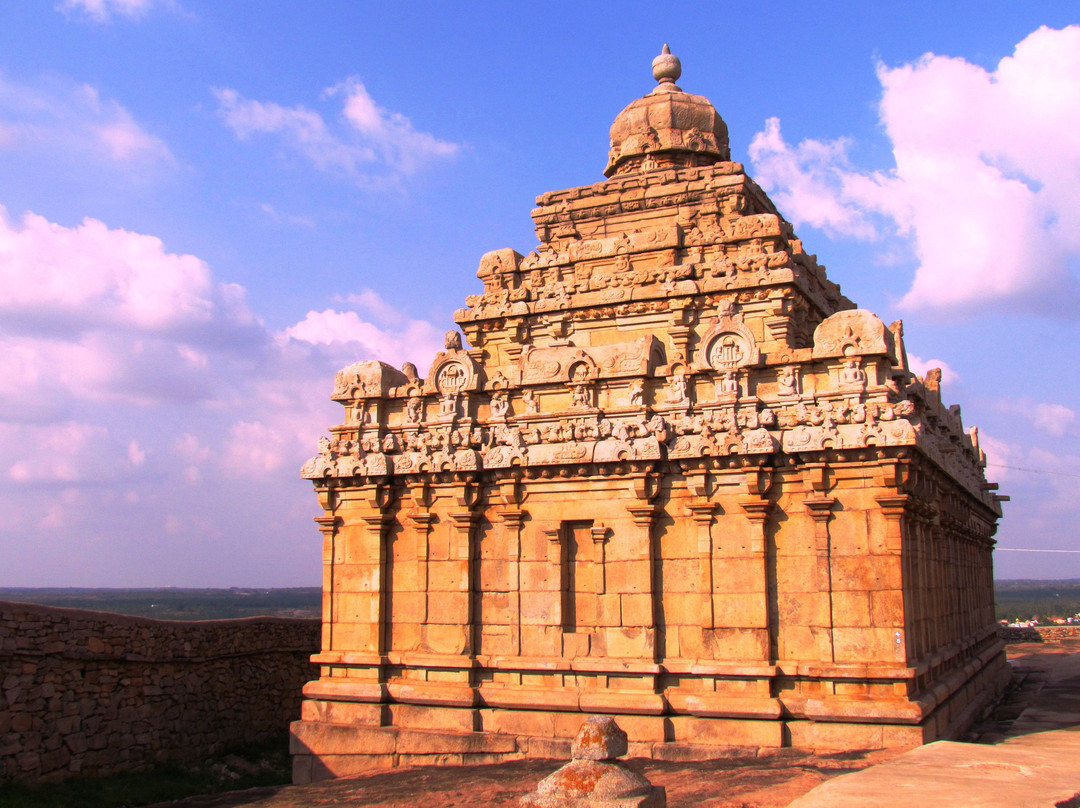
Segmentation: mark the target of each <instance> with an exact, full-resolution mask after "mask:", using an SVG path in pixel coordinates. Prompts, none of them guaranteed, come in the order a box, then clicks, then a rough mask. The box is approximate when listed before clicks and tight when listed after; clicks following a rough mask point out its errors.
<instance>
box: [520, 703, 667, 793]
mask: <svg viewBox="0 0 1080 808" xmlns="http://www.w3.org/2000/svg"><path fill="white" fill-rule="evenodd" d="M625 754H626V733H625V732H623V731H622V730H621V729H619V725H618V724H616V723H615V719H614V718H611V717H610V716H602V715H594V716H593V717H592V718H590V719H588V720H587V721H586V722H585V723H584V724H582V725H581V729H580V730H578V734H577V737H576V738H574V745H573V748H572V750H571V756H572V757H573V760H571V761H570V762H569V763H567V764H566V765H565V766H563V767H562V768H561V769H559V770H558V771H557V772H555V773H554V774H550V775H548V776H547V777H545V778H544V779H543V780H541V781H540V784H539V785H538V786H537V787H536V791H534V792H533V793H531V794H527V795H526V796H524V797H522V798H521V803H520V804H521V806H522V808H570V806H573V808H666V806H667V793H666V792H665V791H664V789H663V787H662V786H654V785H652V783H650V782H649V781H648V780H646V779H645V778H644V777H642V776H641V775H640V774H637V773H635V772H632V771H630V769H628V768H626V766H624V765H623V764H622V763H620V762H619V761H618V760H616V758H618V757H619V756H620V755H625Z"/></svg>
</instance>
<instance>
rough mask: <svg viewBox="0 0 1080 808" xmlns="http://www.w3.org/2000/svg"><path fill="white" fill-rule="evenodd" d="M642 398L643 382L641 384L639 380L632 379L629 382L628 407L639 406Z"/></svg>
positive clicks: (643, 392)
mask: <svg viewBox="0 0 1080 808" xmlns="http://www.w3.org/2000/svg"><path fill="white" fill-rule="evenodd" d="M644 396H645V382H643V381H642V380H641V379H634V380H633V381H632V382H630V402H629V403H630V406H631V407H637V406H640V405H641V403H642V399H643V398H644Z"/></svg>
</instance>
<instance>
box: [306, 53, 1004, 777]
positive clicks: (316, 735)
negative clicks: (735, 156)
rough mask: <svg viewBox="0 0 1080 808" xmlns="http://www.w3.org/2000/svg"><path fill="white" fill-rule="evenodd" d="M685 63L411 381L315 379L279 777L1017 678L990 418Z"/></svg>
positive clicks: (769, 727) (355, 370) (869, 703)
mask: <svg viewBox="0 0 1080 808" xmlns="http://www.w3.org/2000/svg"><path fill="white" fill-rule="evenodd" d="M680 70H681V68H680V65H679V61H678V59H676V58H675V57H674V56H672V55H671V54H670V53H668V52H667V51H666V49H665V52H664V54H662V55H661V56H660V57H658V58H657V59H656V60H655V62H654V65H653V73H654V77H655V78H656V79H657V82H658V84H657V86H656V87H655V89H653V90H652V92H650V93H649V94H648V95H646V96H645V97H644V98H641V99H638V100H636V101H634V102H633V103H632V104H630V105H629V106H628V107H627V108H626V109H625V110H623V111H622V112H621V113H620V114H619V116H618V117H617V118H616V120H615V123H614V124H613V126H612V127H611V150H610V153H609V155H608V163H607V168H606V170H605V172H604V173H605V175H606V176H607V178H608V179H607V180H606V181H604V182H600V183H597V184H595V185H587V186H583V187H579V188H571V189H569V190H564V191H553V192H550V193H545V194H542V195H541V196H540V197H539V198H538V199H537V207H536V209H535V210H534V211H533V213H532V217H533V221H534V222H535V225H536V233H537V236H538V238H539V245H538V246H537V248H536V249H535V250H534V251H533V252H531V253H529V254H528V255H524V256H523V255H521V254H519V253H517V252H515V251H513V250H510V249H502V250H496V251H494V252H490V253H488V254H486V255H485V256H483V258H482V259H481V261H480V269H479V272H478V275H479V278H480V279H481V281H483V284H484V289H483V293H482V294H478V295H475V296H472V297H469V298H468V299H467V301H466V302H467V304H468V305H467V308H464V309H461V310H460V311H458V312H457V313H456V315H455V319H456V321H457V323H458V324H459V326H460V328H461V332H463V334H464V337H465V339H464V340H463V339H462V336H461V334H460V333H459V332H456V331H451V332H450V333H448V334H447V337H446V347H445V351H443V352H441V353H439V354H438V355H437V356H436V357H435V359H434V362H433V363H432V364H431V367H430V369H429V371H428V373H427V375H426V376H425V377H423V378H421V377H420V375H419V374H418V371H417V369H416V368H415V367H413V366H412V365H411V364H406V365H405V367H404V368H402V369H401V370H400V371H399V370H396V369H395V368H392V367H390V366H388V365H386V364H384V363H382V362H377V361H365V362H357V363H356V364H353V365H350V366H349V367H347V368H345V369H344V370H342V371H341V372H340V373H338V374H337V377H336V379H335V381H334V390H333V398H334V400H336V401H338V402H340V403H341V404H342V406H343V407H344V422H343V423H342V424H341V425H339V426H335V427H333V428H331V430H330V433H331V434H330V436H329V437H326V438H323V439H322V440H321V441H320V445H319V453H318V454H317V455H316V456H315V457H314V458H312V459H311V460H310V461H309V462H308V463H307V464H306V465H305V466H304V468H303V470H302V474H303V476H304V477H306V478H308V479H310V480H311V481H312V483H313V484H314V488H315V492H316V494H317V495H318V499H319V503H320V505H321V506H322V509H323V515H321V516H319V517H318V518H317V520H316V521H317V522H318V523H319V526H320V529H321V530H322V533H323V535H324V537H325V543H324V550H323V562H324V567H323V569H324V578H323V592H324V595H323V637H322V651H321V653H320V654H318V655H317V656H316V657H314V661H316V662H318V664H319V665H320V671H321V672H320V676H319V678H318V679H317V680H316V681H313V682H311V683H310V684H308V685H307V686H306V688H305V691H304V692H305V697H306V700H305V703H304V706H303V720H302V721H300V722H298V723H296V724H295V725H294V728H293V732H294V739H293V743H294V751H296V753H297V756H296V758H295V760H296V777H297V779H298V780H304V779H311V778H319V777H329V776H336V775H341V774H346V773H350V772H354V771H360V770H363V769H365V768H370V767H371V766H373V765H393V761H394V760H396V758H394V756H393V755H389V756H385V757H384V758H382V759H381V760H380V761H375V760H373V759H372V758H371V757H370V754H369V752H368V749H367V743H368V741H364V742H363V743H361V742H360V741H359V740H357V741H356V742H355V743H350V742H349V740H348V739H349V738H350V737H355V738H357V739H359V738H360V737H361V736H363V737H364V738H366V739H369V740H370V738H371V737H373V735H374V736H377V735H378V734H379V733H380V732H383V733H393V732H398V731H401V730H409V731H417V732H426V733H429V734H430V738H429V742H428V750H429V752H431V753H432V754H435V753H437V751H438V748H439V744H440V743H443V744H445V745H446V748H447V749H450V748H458V747H460V745H461V743H462V737H463V736H467V737H472V736H476V737H478V738H487V739H489V740H490V742H491V743H492V744H495V743H496V742H497V743H499V744H503V743H504V742H505V740H506V739H516V741H515V743H516V744H517V746H514V747H513V748H512V749H511V750H510V751H507V750H506V747H505V746H500V747H499V749H500V750H502V751H499V752H498V753H496V752H494V751H493V750H494V749H495V747H494V746H492V747H491V754H495V755H496V756H500V755H501V756H503V757H511V756H513V755H515V754H518V755H520V754H524V753H525V750H536V749H538V748H541V747H540V746H538V745H537V743H536V742H537V741H539V740H541V739H549V740H559V739H564V740H568V739H569V738H571V737H573V736H574V733H575V732H576V731H577V728H578V727H579V726H580V724H581V720H582V718H583V717H584V715H587V714H589V713H604V714H609V715H612V716H615V717H617V720H618V722H619V724H620V725H621V726H622V727H623V728H624V729H625V730H626V731H627V733H628V734H629V738H630V747H631V752H632V753H641V754H655V753H656V750H657V749H658V748H662V747H663V746H664V745H665V744H671V745H676V746H678V745H680V744H683V745H685V744H694V745H697V746H702V745H705V746H710V745H711V746H713V747H714V748H719V747H722V746H732V745H744V746H756V747H779V746H792V745H793V746H801V747H816V748H879V747H895V746H914V745H918V744H920V743H923V742H925V741H928V740H933V739H935V738H942V737H949V736H951V735H954V734H955V733H956V732H958V731H959V730H960V729H962V728H963V726H964V725H965V724H966V723H967V722H969V721H970V720H971V719H972V718H973V717H974V716H975V715H976V714H977V713H978V711H979V709H980V708H981V706H982V705H983V704H985V703H986V701H987V700H988V699H990V698H991V697H992V696H993V694H994V693H995V691H996V690H997V689H998V688H999V687H1000V686H1001V685H1002V682H1003V679H1005V678H1007V673H1006V670H1005V657H1004V653H1003V644H1002V642H1001V640H1000V639H999V638H998V635H997V631H996V625H995V623H994V609H993V585H992V567H991V553H992V550H993V545H994V542H993V539H992V536H993V534H994V531H995V527H996V520H997V519H998V518H999V516H1000V514H1001V510H1000V505H999V500H1000V498H999V497H998V496H997V495H996V494H994V493H993V488H994V486H992V485H990V484H988V483H987V482H986V479H985V477H984V475H983V467H984V466H985V457H984V454H983V452H982V450H981V449H980V447H979V442H978V433H977V432H976V430H974V429H972V430H971V431H970V432H965V431H964V429H963V426H962V422H961V417H960V409H959V407H957V406H952V407H949V406H946V405H945V404H944V403H943V401H942V395H941V385H940V379H941V374H940V372H938V371H931V372H929V373H928V374H927V375H926V376H925V377H923V378H920V377H917V376H916V375H915V374H914V373H913V372H912V371H911V370H910V368H909V366H908V361H907V356H906V354H905V350H904V339H903V326H902V324H901V323H900V322H896V323H893V324H892V325H886V324H885V323H883V322H882V321H881V320H880V319H879V318H878V317H876V316H875V315H874V314H872V313H871V312H869V311H865V310H861V309H857V308H856V307H855V306H854V304H853V303H852V302H851V301H849V300H848V299H847V298H845V297H844V296H843V295H842V294H841V293H840V289H839V287H838V286H837V285H836V284H835V283H832V282H831V281H829V280H828V278H826V276H825V271H824V268H823V267H821V266H820V265H819V264H818V263H817V261H816V259H815V257H814V256H813V255H810V254H808V253H807V252H806V251H805V250H804V249H803V245H802V243H801V242H800V240H799V239H798V238H797V237H796V235H795V233H794V231H793V229H792V227H791V225H790V224H789V223H788V222H787V221H786V220H785V219H784V218H783V216H782V215H781V214H780V212H779V211H777V209H776V208H775V207H774V206H773V204H772V202H771V201H770V200H769V199H768V197H767V196H766V195H765V193H764V192H763V191H762V190H761V188H760V187H758V186H757V185H756V184H755V183H754V181H753V180H752V179H750V177H748V176H747V174H746V173H745V171H744V169H743V166H742V165H740V164H739V163H736V162H732V161H731V159H730V155H729V148H728V135H727V127H726V125H725V124H724V122H723V120H722V119H721V118H720V116H719V115H718V114H717V112H716V110H715V109H714V108H713V107H712V105H711V104H710V103H709V102H708V101H707V100H706V99H705V98H703V97H701V96H697V95H691V94H689V93H686V92H684V91H683V90H682V89H680V88H679V86H678V85H677V84H676V83H675V82H676V80H678V78H679V74H680ZM361 729H362V730H363V731H362V732H361ZM350 733H352V736H350ZM439 738H441V739H442V741H440V740H439ZM476 743H477V744H479V745H480V746H483V743H485V742H484V741H477V742H476ZM455 745H456V746H455ZM475 745H476V744H474V746H475ZM391 746H392V744H391ZM635 750H636V751H635ZM530 754H533V752H530Z"/></svg>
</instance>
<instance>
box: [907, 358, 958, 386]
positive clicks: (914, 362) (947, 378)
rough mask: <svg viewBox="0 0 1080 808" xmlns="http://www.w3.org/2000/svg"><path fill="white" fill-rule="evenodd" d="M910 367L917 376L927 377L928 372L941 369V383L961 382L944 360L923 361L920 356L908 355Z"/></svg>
mask: <svg viewBox="0 0 1080 808" xmlns="http://www.w3.org/2000/svg"><path fill="white" fill-rule="evenodd" d="M908 366H909V367H910V368H911V371H912V372H913V373H914V374H915V375H916V376H926V372H927V371H928V370H930V369H932V368H939V369H940V370H941V383H942V384H952V383H953V382H957V381H960V375H959V374H958V373H957V372H956V371H955V370H953V369H952V368H951V367H949V363H948V362H945V361H944V360H942V359H922V358H920V357H918V356H914V355H912V354H908Z"/></svg>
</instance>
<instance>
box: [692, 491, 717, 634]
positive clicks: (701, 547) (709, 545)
mask: <svg viewBox="0 0 1080 808" xmlns="http://www.w3.org/2000/svg"><path fill="white" fill-rule="evenodd" d="M687 507H688V508H689V510H690V518H691V519H693V521H694V525H695V528H696V530H697V552H698V578H699V583H698V586H699V589H700V592H701V627H702V628H703V629H711V628H713V620H714V618H713V542H712V523H713V517H714V516H715V514H716V511H717V508H718V506H717V505H716V503H714V502H695V503H692V504H690V505H688V506H687Z"/></svg>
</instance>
